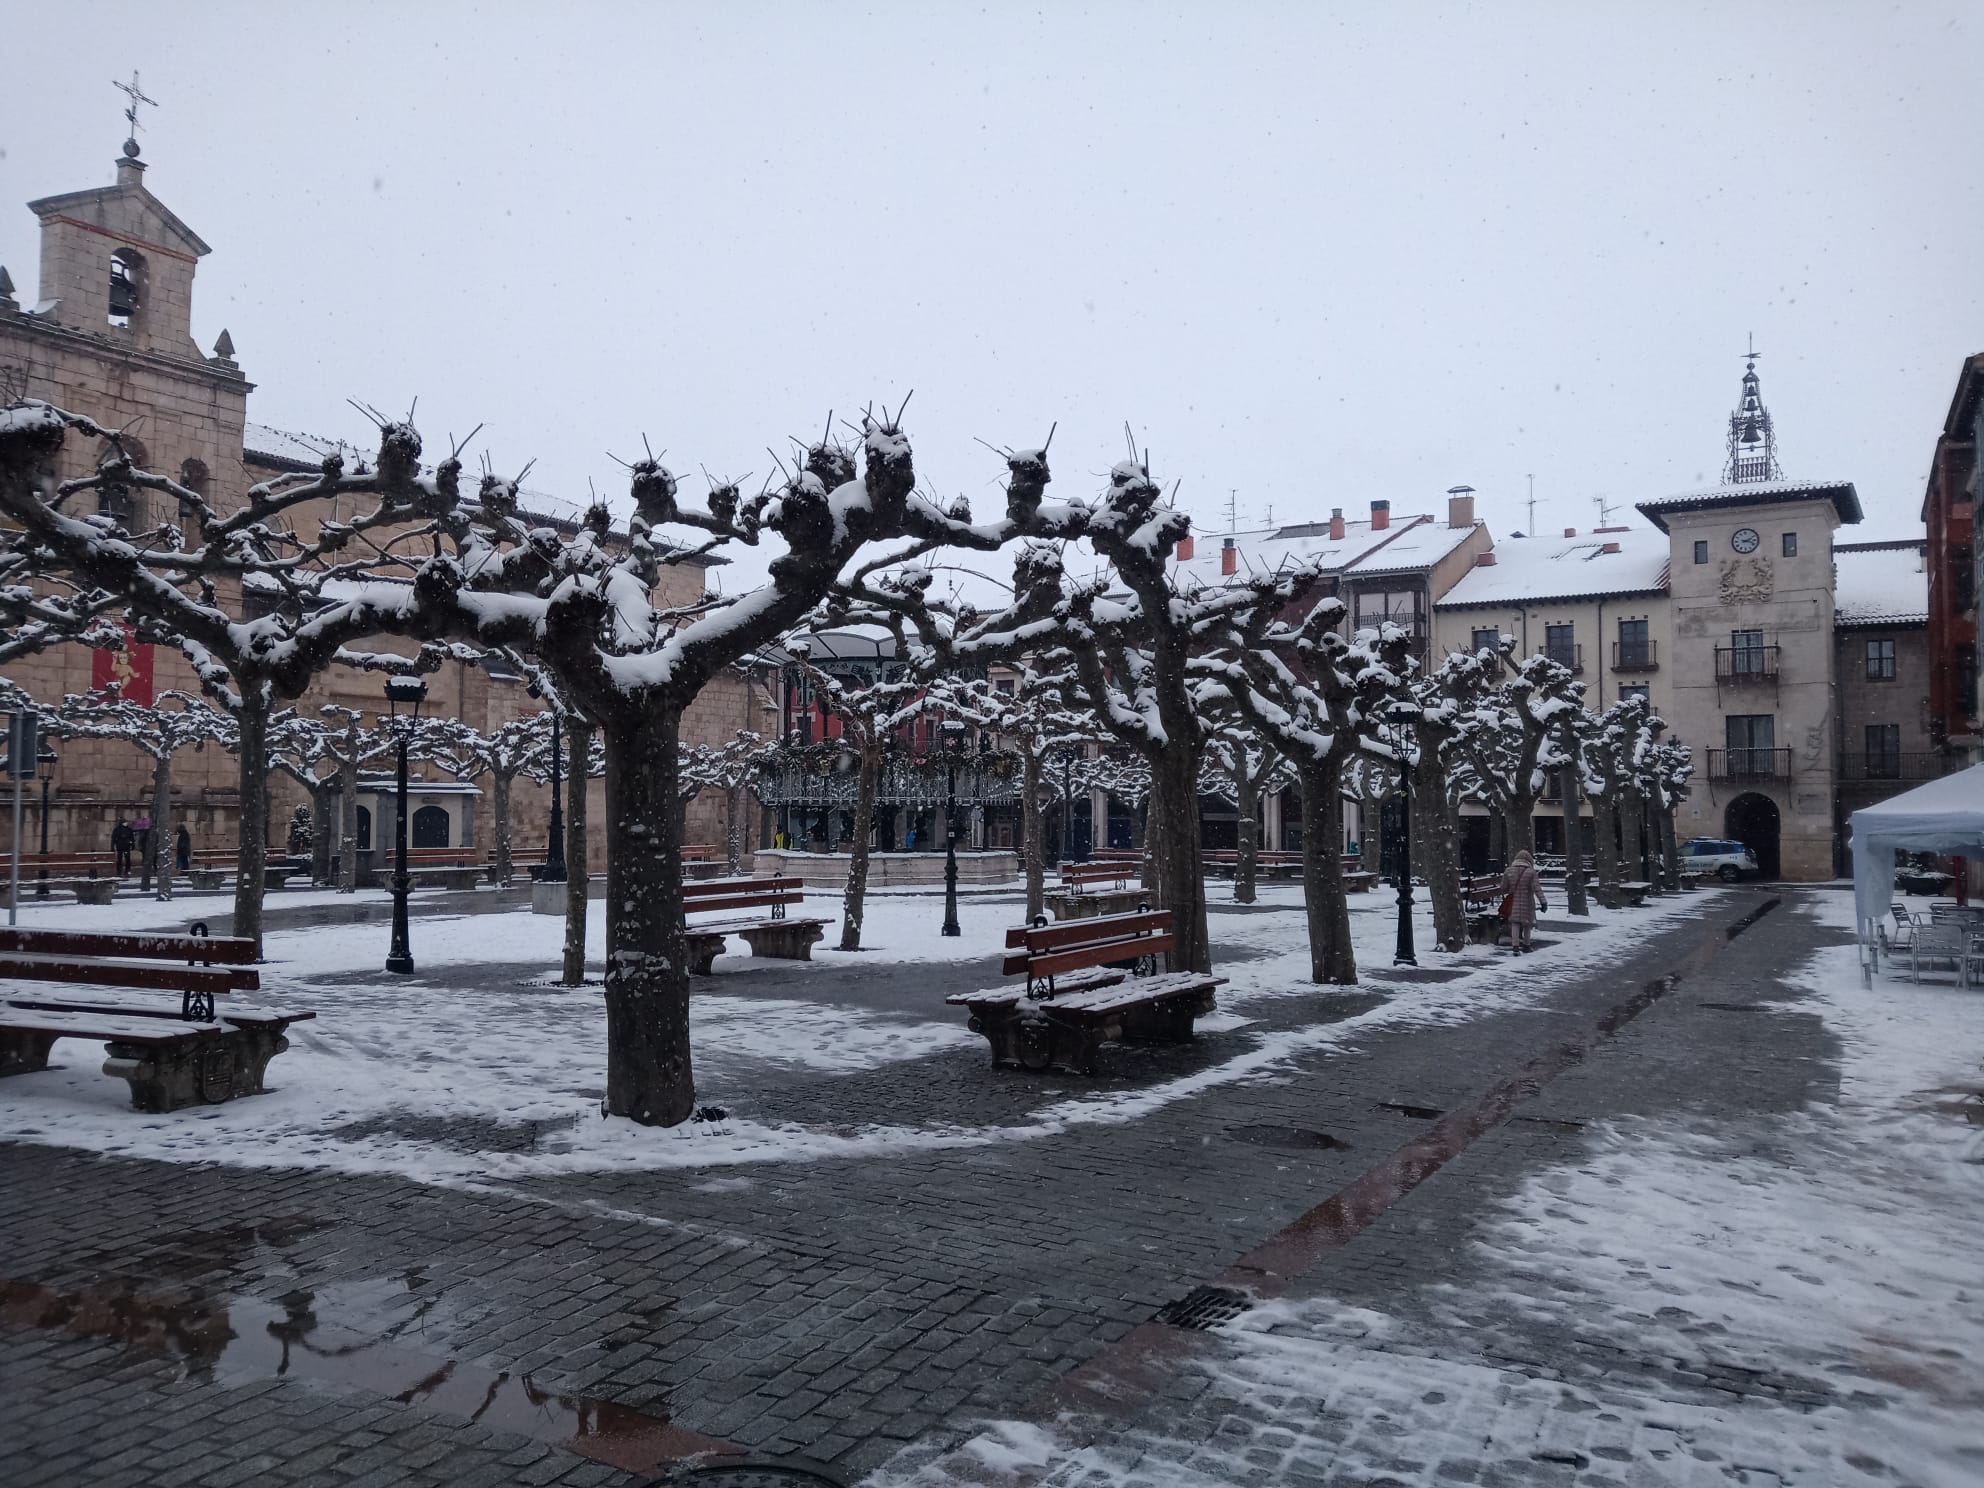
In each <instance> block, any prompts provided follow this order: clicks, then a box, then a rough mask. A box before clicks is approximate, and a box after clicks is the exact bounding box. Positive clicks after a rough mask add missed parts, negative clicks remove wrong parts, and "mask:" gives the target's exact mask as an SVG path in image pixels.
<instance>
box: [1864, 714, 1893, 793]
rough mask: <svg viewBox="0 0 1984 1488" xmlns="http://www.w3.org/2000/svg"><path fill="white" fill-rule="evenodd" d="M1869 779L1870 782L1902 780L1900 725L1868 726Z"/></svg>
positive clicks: (1872, 724) (1875, 724)
mask: <svg viewBox="0 0 1984 1488" xmlns="http://www.w3.org/2000/svg"><path fill="white" fill-rule="evenodd" d="M1867 778H1868V779H1869V780H1899V779H1900V778H1901V725H1900V724H1898V723H1870V724H1868V725H1867Z"/></svg>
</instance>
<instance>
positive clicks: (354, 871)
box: [338, 719, 358, 894]
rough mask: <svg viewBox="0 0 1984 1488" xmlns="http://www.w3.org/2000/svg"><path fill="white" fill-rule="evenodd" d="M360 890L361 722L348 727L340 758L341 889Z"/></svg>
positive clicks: (339, 841) (339, 859)
mask: <svg viewBox="0 0 1984 1488" xmlns="http://www.w3.org/2000/svg"><path fill="white" fill-rule="evenodd" d="M357 890H358V722H357V720H356V719H354V720H353V721H352V722H351V724H350V726H349V727H348V728H346V730H345V736H344V758H343V759H341V760H339V761H338V892H339V893H340V894H351V893H356V892H357Z"/></svg>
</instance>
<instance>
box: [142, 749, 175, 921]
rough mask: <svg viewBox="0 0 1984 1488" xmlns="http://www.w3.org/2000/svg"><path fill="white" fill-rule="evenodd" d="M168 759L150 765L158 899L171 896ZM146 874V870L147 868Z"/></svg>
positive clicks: (171, 846)
mask: <svg viewBox="0 0 1984 1488" xmlns="http://www.w3.org/2000/svg"><path fill="white" fill-rule="evenodd" d="M176 845H177V844H175V843H174V842H173V840H172V756H171V755H167V756H166V757H165V758H164V759H161V760H157V761H155V762H154V763H153V765H152V861H153V862H154V863H155V864H156V865H157V867H158V897H159V898H161V899H170V898H171V897H172V866H173V865H172V855H173V849H174V848H175V846H176ZM146 871H147V872H149V871H150V870H149V869H147V870H146Z"/></svg>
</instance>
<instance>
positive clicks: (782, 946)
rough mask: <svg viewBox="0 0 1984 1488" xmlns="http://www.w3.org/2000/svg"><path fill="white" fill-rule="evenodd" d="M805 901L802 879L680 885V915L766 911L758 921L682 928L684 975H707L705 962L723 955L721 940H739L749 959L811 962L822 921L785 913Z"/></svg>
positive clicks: (713, 880)
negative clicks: (686, 961) (730, 937)
mask: <svg viewBox="0 0 1984 1488" xmlns="http://www.w3.org/2000/svg"><path fill="white" fill-rule="evenodd" d="M805 901H806V880H805V879H803V878H787V877H786V876H785V875H784V874H774V875H773V876H772V877H770V878H707V879H703V880H701V881H700V882H696V883H685V884H683V885H682V913H683V914H684V915H685V916H686V915H694V914H730V915H734V914H736V912H737V911H738V910H743V909H750V910H757V909H762V910H769V911H770V913H769V914H767V915H764V916H762V917H759V916H752V917H750V918H746V919H730V920H721V921H718V922H716V923H710V922H707V921H705V922H704V923H702V924H692V925H689V926H687V930H686V933H687V936H688V941H689V973H690V975H691V976H708V975H709V974H710V963H711V962H713V961H715V960H716V958H717V957H718V956H721V955H722V954H723V949H724V937H725V936H726V935H741V936H742V937H743V938H744V941H745V943H746V944H747V945H749V946H750V947H751V954H752V955H754V956H770V957H773V958H774V959H777V960H781V961H811V960H812V959H813V945H814V943H815V942H816V941H818V940H819V939H820V938H821V937H822V936H823V935H825V934H826V928H825V927H826V921H825V920H810V919H807V920H796V919H793V918H792V917H791V916H790V915H788V914H787V913H786V911H787V910H788V909H789V908H791V907H792V906H793V905H795V904H803V903H805Z"/></svg>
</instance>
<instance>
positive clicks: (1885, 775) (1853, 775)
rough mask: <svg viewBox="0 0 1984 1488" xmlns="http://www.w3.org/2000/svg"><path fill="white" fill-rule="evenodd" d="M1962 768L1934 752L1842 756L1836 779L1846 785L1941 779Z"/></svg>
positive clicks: (1955, 760)
mask: <svg viewBox="0 0 1984 1488" xmlns="http://www.w3.org/2000/svg"><path fill="white" fill-rule="evenodd" d="M1963 768H1964V762H1963V761H1962V760H1960V759H1958V758H1957V757H1956V756H1954V755H1949V754H1938V753H1936V752H1934V751H1933V750H1923V751H1920V752H1917V751H1914V750H1910V751H1907V752H1905V753H1904V752H1901V751H1896V752H1894V753H1892V754H1889V753H1882V754H1842V755H1841V756H1840V757H1839V778H1840V781H1841V783H1843V784H1848V785H1860V784H1870V783H1871V784H1881V783H1884V782H1887V781H1895V780H1900V781H1921V780H1940V779H1942V777H1943V776H1945V775H1949V774H1952V773H1954V772H1955V771H1957V770H1961V769H1963Z"/></svg>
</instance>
